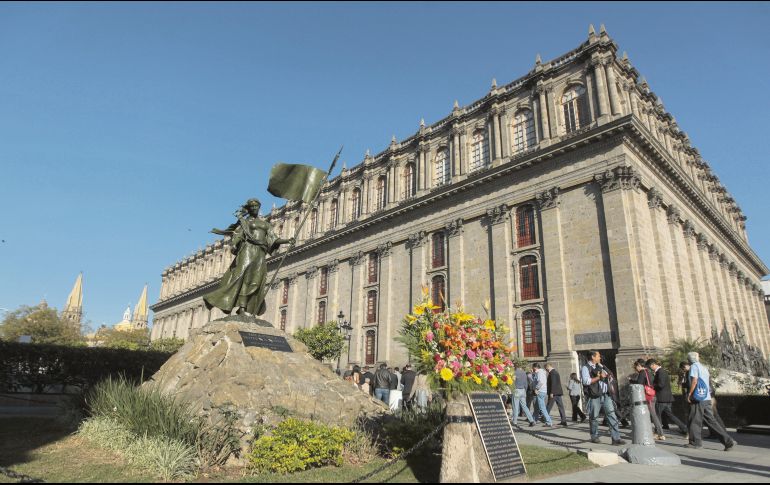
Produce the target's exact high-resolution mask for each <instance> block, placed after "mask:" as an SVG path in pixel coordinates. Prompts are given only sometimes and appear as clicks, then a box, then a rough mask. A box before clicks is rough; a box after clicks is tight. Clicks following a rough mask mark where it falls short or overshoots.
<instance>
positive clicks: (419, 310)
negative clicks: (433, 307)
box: [414, 305, 425, 315]
mask: <svg viewBox="0 0 770 485" xmlns="http://www.w3.org/2000/svg"><path fill="white" fill-rule="evenodd" d="M424 313H425V307H424V306H423V305H417V306H416V307H414V314H415V315H422V314H424Z"/></svg>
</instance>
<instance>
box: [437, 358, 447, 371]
mask: <svg viewBox="0 0 770 485" xmlns="http://www.w3.org/2000/svg"><path fill="white" fill-rule="evenodd" d="M444 367H446V362H444V361H443V360H439V361H438V362H437V363H436V372H438V371H440V370H441V369H443V368H444Z"/></svg>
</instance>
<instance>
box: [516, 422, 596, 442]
mask: <svg viewBox="0 0 770 485" xmlns="http://www.w3.org/2000/svg"><path fill="white" fill-rule="evenodd" d="M511 426H512V427H514V428H516V430H517V431H521V432H522V433H526V434H528V435H530V436H534V437H535V438H537V439H539V440H542V441H545V442H546V443H551V444H552V445H556V446H563V447H564V448H569V447H570V446H574V445H580V444H583V443H585V442H586V440H576V441H557V440H554V439H551V438H546V437H545V436H541V435H540V433H538V432H536V431H530V430H528V429H524V428H522V427H521V426H519V425H518V424H513V423H511Z"/></svg>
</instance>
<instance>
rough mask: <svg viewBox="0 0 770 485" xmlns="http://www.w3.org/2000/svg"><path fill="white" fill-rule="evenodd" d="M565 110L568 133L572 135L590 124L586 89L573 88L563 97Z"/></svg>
mask: <svg viewBox="0 0 770 485" xmlns="http://www.w3.org/2000/svg"><path fill="white" fill-rule="evenodd" d="M561 103H562V106H563V108H564V126H565V129H566V130H567V133H572V132H573V131H577V130H579V129H580V128H582V127H584V126H585V125H587V124H588V109H587V107H586V89H585V88H584V87H583V86H572V87H571V88H569V89H568V90H567V91H566V92H565V93H564V96H562V99H561Z"/></svg>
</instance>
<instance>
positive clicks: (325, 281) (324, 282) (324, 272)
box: [318, 266, 329, 296]
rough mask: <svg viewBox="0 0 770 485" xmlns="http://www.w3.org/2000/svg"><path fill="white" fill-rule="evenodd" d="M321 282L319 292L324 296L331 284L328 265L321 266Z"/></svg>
mask: <svg viewBox="0 0 770 485" xmlns="http://www.w3.org/2000/svg"><path fill="white" fill-rule="evenodd" d="M319 283H320V285H319V286H320V287H319V288H318V294H319V295H321V296H324V295H326V291H327V290H328V286H329V268H328V267H326V266H324V267H323V268H321V281H320V282H319Z"/></svg>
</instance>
